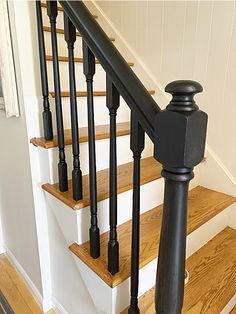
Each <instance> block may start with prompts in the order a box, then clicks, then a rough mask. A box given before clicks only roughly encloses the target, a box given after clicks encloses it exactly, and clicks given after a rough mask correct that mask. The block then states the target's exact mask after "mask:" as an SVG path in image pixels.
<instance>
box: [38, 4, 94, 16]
mask: <svg viewBox="0 0 236 314" xmlns="http://www.w3.org/2000/svg"><path fill="white" fill-rule="evenodd" d="M41 7H42V8H47V4H46V3H45V2H41ZM57 9H58V11H61V12H63V11H64V10H63V8H62V7H61V6H60V5H58V6H57ZM93 17H94V18H95V19H97V18H98V16H97V15H93Z"/></svg>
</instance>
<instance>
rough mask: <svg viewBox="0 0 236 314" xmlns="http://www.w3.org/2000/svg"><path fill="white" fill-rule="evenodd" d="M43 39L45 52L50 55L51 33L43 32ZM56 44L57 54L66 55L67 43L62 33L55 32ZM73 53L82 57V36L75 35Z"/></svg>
mask: <svg viewBox="0 0 236 314" xmlns="http://www.w3.org/2000/svg"><path fill="white" fill-rule="evenodd" d="M44 39H45V48H46V54H47V55H52V44H51V33H50V32H44ZM57 46H58V55H59V56H67V55H68V49H67V43H66V41H65V39H64V34H60V33H57ZM74 55H75V57H82V55H83V54H82V38H81V37H79V36H77V37H76V43H75V50H74Z"/></svg>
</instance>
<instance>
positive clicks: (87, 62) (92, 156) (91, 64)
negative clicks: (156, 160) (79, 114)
mask: <svg viewBox="0 0 236 314" xmlns="http://www.w3.org/2000/svg"><path fill="white" fill-rule="evenodd" d="M83 64H84V75H85V77H86V82H87V105H88V137H89V189H90V212H91V227H90V229H89V236H90V255H91V256H92V257H93V258H98V257H99V256H100V235H99V228H98V219H97V172H96V150H95V130H94V106H93V76H94V74H95V57H94V54H93V53H92V51H91V50H90V49H89V47H88V46H87V45H86V43H85V42H84V41H83Z"/></svg>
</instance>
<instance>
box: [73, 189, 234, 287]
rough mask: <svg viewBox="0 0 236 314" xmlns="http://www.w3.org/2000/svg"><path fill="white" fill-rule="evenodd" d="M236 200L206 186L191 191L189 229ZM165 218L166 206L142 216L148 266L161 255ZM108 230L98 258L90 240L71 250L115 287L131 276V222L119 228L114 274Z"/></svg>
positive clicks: (142, 252) (142, 253) (144, 257)
mask: <svg viewBox="0 0 236 314" xmlns="http://www.w3.org/2000/svg"><path fill="white" fill-rule="evenodd" d="M235 201H236V198H234V197H232V196H229V195H226V194H223V193H219V192H215V191H212V190H209V189H206V188H203V187H200V186H199V187H197V188H195V189H193V190H192V191H190V193H189V201H188V206H189V210H188V228H187V233H188V234H190V233H191V232H193V231H194V230H196V229H197V228H198V227H199V226H201V225H202V224H204V223H205V222H206V221H208V220H209V219H211V218H212V217H214V216H215V215H217V214H218V213H219V212H221V211H222V210H224V209H225V208H226V207H228V206H229V205H231V204H232V203H234V202H235ZM161 217H162V205H161V206H158V207H156V208H154V209H152V210H150V211H148V212H146V213H144V214H142V215H141V223H140V228H141V232H140V235H141V239H140V263H139V268H142V267H144V266H145V265H147V264H148V263H149V262H151V261H152V260H153V259H155V258H156V257H157V252H158V247H159V237H160V227H161ZM108 236H109V234H108V232H106V233H104V234H102V235H101V239H100V243H101V256H100V258H98V259H96V260H94V259H92V258H91V257H90V254H89V242H86V243H84V244H82V245H78V244H76V243H74V244H72V245H71V246H70V250H71V251H72V252H73V253H74V254H75V255H77V256H78V257H79V258H80V259H81V260H82V261H83V262H84V263H85V264H86V265H88V266H89V267H90V268H91V269H92V270H93V271H94V272H95V273H96V274H97V275H98V276H99V277H100V278H101V279H103V280H104V281H105V282H106V283H107V284H108V285H109V286H110V287H115V286H117V285H118V284H120V283H121V282H123V281H124V280H125V279H127V278H128V277H129V276H130V251H131V250H130V247H131V221H128V222H126V223H124V224H122V225H120V226H119V227H118V241H119V243H120V271H119V273H117V274H116V275H115V276H112V275H111V274H110V273H109V272H108V270H107V242H108Z"/></svg>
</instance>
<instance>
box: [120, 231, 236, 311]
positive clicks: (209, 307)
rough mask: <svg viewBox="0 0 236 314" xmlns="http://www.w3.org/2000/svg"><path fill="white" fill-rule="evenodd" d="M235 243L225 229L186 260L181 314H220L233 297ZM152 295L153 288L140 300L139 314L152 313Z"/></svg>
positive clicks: (233, 233)
mask: <svg viewBox="0 0 236 314" xmlns="http://www.w3.org/2000/svg"><path fill="white" fill-rule="evenodd" d="M235 243H236V230H234V229H232V228H229V227H227V228H225V229H224V230H223V231H221V232H220V233H219V234H218V235H217V236H215V237H214V238H213V239H212V240H211V241H209V242H208V243H207V244H206V245H204V246H203V247H202V248H201V249H199V250H198V251H197V252H196V253H194V254H193V255H192V256H190V257H189V258H188V259H187V265H186V269H187V270H188V272H189V282H188V284H187V285H186V288H185V295H184V306H183V311H182V313H189V314H190V313H204V314H212V313H221V311H222V310H223V308H224V307H225V306H226V305H227V303H228V302H229V301H230V300H231V298H232V297H233V296H234V295H235V293H236V246H235ZM154 294H155V292H154V288H152V289H151V290H149V291H147V292H146V293H145V294H144V295H143V296H142V297H141V298H140V299H139V308H140V313H141V314H142V313H143V314H144V313H145V314H153V313H155V308H154ZM122 313H123V314H125V313H128V311H127V310H125V311H123V312H122ZM232 313H234V312H232Z"/></svg>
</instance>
